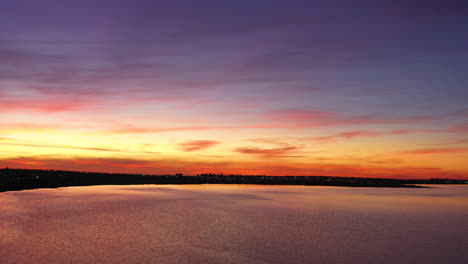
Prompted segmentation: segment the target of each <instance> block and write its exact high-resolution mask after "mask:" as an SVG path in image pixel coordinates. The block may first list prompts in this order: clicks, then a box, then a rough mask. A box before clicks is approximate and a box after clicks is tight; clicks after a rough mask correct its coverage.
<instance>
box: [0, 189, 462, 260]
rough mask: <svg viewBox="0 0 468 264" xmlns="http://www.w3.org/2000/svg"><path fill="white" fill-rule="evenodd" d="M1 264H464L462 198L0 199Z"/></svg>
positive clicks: (160, 195)
mask: <svg viewBox="0 0 468 264" xmlns="http://www.w3.org/2000/svg"><path fill="white" fill-rule="evenodd" d="M0 263H2V264H9V263H333V264H341V263H411V264H415V263H423V264H430V263H448V264H458V263H460V264H466V263H468V186H437V188H431V189H393V188H378V189H376V188H342V187H307V186H254V185H189V186H183V185H168V186H157V185H152V186H151V185H146V186H95V187H71V188H60V189H41V190H32V191H21V192H8V193H0Z"/></svg>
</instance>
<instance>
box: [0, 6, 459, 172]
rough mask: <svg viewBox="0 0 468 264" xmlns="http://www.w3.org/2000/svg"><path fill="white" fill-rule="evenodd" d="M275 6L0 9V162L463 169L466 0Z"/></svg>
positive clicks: (151, 168)
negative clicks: (462, 2) (459, 3)
mask: <svg viewBox="0 0 468 264" xmlns="http://www.w3.org/2000/svg"><path fill="white" fill-rule="evenodd" d="M274 2H275V3H274V4H270V3H269V4H265V3H266V2H264V1H187V3H185V2H184V4H180V3H179V2H178V1H167V3H166V5H165V6H164V8H161V7H160V5H158V4H157V1H156V2H154V1H119V3H120V4H115V3H114V2H113V1H110V2H105V3H104V2H103V3H95V2H94V1H71V2H70V3H68V4H63V5H57V4H56V2H54V1H52V0H45V1H41V3H40V4H37V5H35V4H28V5H26V4H18V3H16V1H11V3H8V4H4V6H0V167H12V168H44V169H62V170H78V171H104V172H130V173H148V174H174V173H184V174H188V175H191V174H197V173H224V174H230V173H234V174H244V173H245V174H268V175H334V176H366V177H392V178H468V162H467V161H468V136H467V135H468V107H467V105H466V102H467V101H468V100H467V99H468V94H467V87H468V78H466V72H468V55H467V52H466V47H468V37H467V34H466V26H465V25H466V24H467V23H466V22H467V21H466V18H467V17H468V16H466V15H464V14H463V12H464V11H463V10H466V9H463V8H454V6H451V5H447V6H445V4H444V3H445V2H444V3H442V2H441V3H440V6H439V5H438V6H432V5H431V4H430V3H427V2H424V3H422V4H420V5H417V8H416V7H415V5H414V3H415V2H414V1H401V3H400V4H398V5H395V4H394V1H387V2H386V1H383V2H382V3H381V2H379V4H375V1H360V2H359V3H356V4H353V5H349V6H348V5H345V4H343V6H341V5H337V4H336V3H335V4H333V3H332V2H333V1H331V2H330V1H283V2H281V1H274ZM346 3H347V2H346ZM396 6H398V8H396ZM149 14H151V15H149Z"/></svg>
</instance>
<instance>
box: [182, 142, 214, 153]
mask: <svg viewBox="0 0 468 264" xmlns="http://www.w3.org/2000/svg"><path fill="white" fill-rule="evenodd" d="M219 143H220V142H219V141H212V140H193V141H187V142H184V143H182V144H180V146H181V147H182V149H183V150H184V151H196V150H202V149H206V148H210V147H212V146H214V145H217V144H219Z"/></svg>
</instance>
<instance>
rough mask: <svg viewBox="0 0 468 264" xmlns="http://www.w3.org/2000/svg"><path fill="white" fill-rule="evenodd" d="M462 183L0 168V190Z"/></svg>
mask: <svg viewBox="0 0 468 264" xmlns="http://www.w3.org/2000/svg"><path fill="white" fill-rule="evenodd" d="M466 183H468V181H466V180H454V179H428V180H402V179H386V178H359V177H331V176H266V175H234V174H231V175H223V174H211V173H207V174H199V175H197V176H184V175H182V174H180V173H179V174H176V175H144V174H121V173H100V172H78V171H62V170H32V169H9V168H5V169H0V192H5V191H18V190H27V189H37V188H58V187H68V186H90V185H135V184H260V185H308V186H345V187H400V188H424V186H418V185H415V184H466Z"/></svg>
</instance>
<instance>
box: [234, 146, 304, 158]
mask: <svg viewBox="0 0 468 264" xmlns="http://www.w3.org/2000/svg"><path fill="white" fill-rule="evenodd" d="M299 149H300V148H299V147H295V146H284V147H280V148H257V147H243V148H236V149H235V150H234V151H235V152H239V153H243V154H253V155H262V156H269V157H277V156H287V155H289V154H291V153H292V152H294V151H296V150H299Z"/></svg>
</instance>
